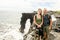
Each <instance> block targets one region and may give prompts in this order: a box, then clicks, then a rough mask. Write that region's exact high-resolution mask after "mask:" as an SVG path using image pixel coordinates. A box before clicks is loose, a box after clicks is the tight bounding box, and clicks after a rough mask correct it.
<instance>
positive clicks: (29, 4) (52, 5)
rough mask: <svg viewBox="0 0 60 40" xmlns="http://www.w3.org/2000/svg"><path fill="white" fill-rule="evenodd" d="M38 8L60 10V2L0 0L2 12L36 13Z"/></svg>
mask: <svg viewBox="0 0 60 40" xmlns="http://www.w3.org/2000/svg"><path fill="white" fill-rule="evenodd" d="M38 8H42V9H43V8H47V9H48V10H60V1H59V0H0V11H1V10H4V11H5V10H8V11H25V12H27V11H34V10H37V9H38Z"/></svg>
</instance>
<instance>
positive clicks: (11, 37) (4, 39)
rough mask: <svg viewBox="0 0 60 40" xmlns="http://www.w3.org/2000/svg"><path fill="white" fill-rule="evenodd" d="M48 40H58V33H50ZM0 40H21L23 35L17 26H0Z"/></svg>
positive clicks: (59, 35) (59, 39) (3, 24)
mask: <svg viewBox="0 0 60 40" xmlns="http://www.w3.org/2000/svg"><path fill="white" fill-rule="evenodd" d="M50 35H51V36H50V39H52V40H60V32H54V30H52V31H51V32H50ZM0 40H23V34H22V33H20V32H19V26H18V25H14V26H13V25H12V24H5V23H1V24H0Z"/></svg>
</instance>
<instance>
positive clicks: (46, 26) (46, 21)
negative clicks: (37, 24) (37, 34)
mask: <svg viewBox="0 0 60 40" xmlns="http://www.w3.org/2000/svg"><path fill="white" fill-rule="evenodd" d="M43 12H44V13H43V34H44V37H43V40H48V37H49V31H50V30H51V28H52V19H51V16H50V15H48V14H47V9H46V8H44V10H43Z"/></svg>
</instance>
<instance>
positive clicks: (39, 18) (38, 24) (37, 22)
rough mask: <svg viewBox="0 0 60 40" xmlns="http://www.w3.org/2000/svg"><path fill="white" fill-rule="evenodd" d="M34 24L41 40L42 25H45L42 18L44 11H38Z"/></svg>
mask: <svg viewBox="0 0 60 40" xmlns="http://www.w3.org/2000/svg"><path fill="white" fill-rule="evenodd" d="M33 21H34V24H35V25H36V28H37V29H38V35H39V40H41V36H42V24H43V17H42V10H41V9H38V11H37V14H36V15H34V19H33Z"/></svg>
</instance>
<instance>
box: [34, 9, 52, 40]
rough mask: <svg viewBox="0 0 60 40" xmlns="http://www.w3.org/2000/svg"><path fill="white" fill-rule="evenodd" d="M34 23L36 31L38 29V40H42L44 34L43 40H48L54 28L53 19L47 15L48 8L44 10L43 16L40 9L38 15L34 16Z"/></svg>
mask: <svg viewBox="0 0 60 40" xmlns="http://www.w3.org/2000/svg"><path fill="white" fill-rule="evenodd" d="M33 23H34V25H35V26H36V29H38V35H39V39H38V40H41V37H42V34H43V40H48V37H49V31H50V30H51V28H52V19H51V16H50V15H48V14H47V9H46V8H44V10H43V15H42V10H41V9H38V11H37V14H36V15H34V18H33Z"/></svg>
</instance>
